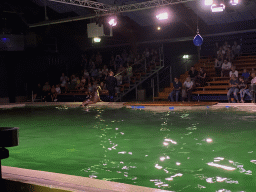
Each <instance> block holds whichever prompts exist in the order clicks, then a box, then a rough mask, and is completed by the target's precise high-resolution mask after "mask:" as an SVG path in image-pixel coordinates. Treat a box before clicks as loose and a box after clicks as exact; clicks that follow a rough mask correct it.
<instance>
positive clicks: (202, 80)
mask: <svg viewBox="0 0 256 192" xmlns="http://www.w3.org/2000/svg"><path fill="white" fill-rule="evenodd" d="M197 79H198V82H199V86H200V87H204V86H205V83H206V81H207V74H206V72H205V70H204V68H203V67H200V69H199V73H198V76H197Z"/></svg>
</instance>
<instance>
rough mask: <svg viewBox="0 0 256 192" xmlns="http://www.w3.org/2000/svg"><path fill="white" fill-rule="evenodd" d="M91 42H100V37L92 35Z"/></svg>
mask: <svg viewBox="0 0 256 192" xmlns="http://www.w3.org/2000/svg"><path fill="white" fill-rule="evenodd" d="M93 42H94V43H99V42H101V38H100V37H94V38H93Z"/></svg>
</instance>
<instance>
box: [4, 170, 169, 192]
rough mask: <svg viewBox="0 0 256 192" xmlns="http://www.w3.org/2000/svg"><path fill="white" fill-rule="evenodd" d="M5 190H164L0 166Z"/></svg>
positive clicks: (66, 191) (154, 191)
mask: <svg viewBox="0 0 256 192" xmlns="http://www.w3.org/2000/svg"><path fill="white" fill-rule="evenodd" d="M2 173H3V179H4V185H5V186H6V187H5V188H6V190H5V191H3V190H1V189H3V188H0V190H1V192H14V191H23V192H31V191H33V192H34V191H35V192H36V191H38V192H39V191H40V192H46V191H47V192H70V191H75V192H127V191H138V192H161V191H162V192H164V191H165V190H160V189H154V188H148V187H141V186H136V185H129V184H124V183H118V182H112V181H106V180H99V179H94V178H88V177H81V176H74V175H66V174H60V173H52V172H46V171H37V170H31V169H22V168H16V167H9V166H2Z"/></svg>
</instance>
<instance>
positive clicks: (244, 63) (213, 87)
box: [154, 54, 256, 100]
mask: <svg viewBox="0 0 256 192" xmlns="http://www.w3.org/2000/svg"><path fill="white" fill-rule="evenodd" d="M232 65H234V66H235V67H236V70H237V71H238V74H239V76H240V75H241V74H242V71H243V69H244V68H246V69H247V71H251V70H252V69H253V68H254V69H256V55H243V54H242V55H241V56H240V57H238V58H237V59H236V60H234V61H233V62H232ZM200 67H204V68H205V70H206V73H207V76H208V80H209V81H208V82H207V83H206V85H205V86H204V87H196V88H195V89H194V91H193V93H192V94H193V96H192V98H194V99H196V100H199V99H200V98H202V96H205V95H206V96H207V97H206V98H208V99H211V100H219V99H220V98H221V100H222V99H224V100H225V98H226V97H225V96H226V95H227V92H228V87H229V77H215V69H214V59H213V58H211V57H209V58H206V59H205V58H203V59H200V60H199V62H198V63H197V64H195V68H196V70H199V68H200ZM187 76H188V71H187V72H185V73H184V74H182V75H181V76H180V78H179V81H180V82H182V83H183V82H184V81H185V79H186V77H187ZM172 90H173V85H172V84H170V87H166V88H165V89H164V90H163V91H162V92H159V93H158V96H157V97H154V99H155V100H167V99H168V95H169V94H170V93H171V91H172ZM216 95H218V96H220V97H219V98H218V99H217V97H216ZM200 96H201V97H200ZM212 96H214V97H212Z"/></svg>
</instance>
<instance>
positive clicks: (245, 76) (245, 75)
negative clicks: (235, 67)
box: [242, 69, 250, 82]
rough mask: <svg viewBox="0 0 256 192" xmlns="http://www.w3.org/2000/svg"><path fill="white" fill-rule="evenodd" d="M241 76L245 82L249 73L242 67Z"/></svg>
mask: <svg viewBox="0 0 256 192" xmlns="http://www.w3.org/2000/svg"><path fill="white" fill-rule="evenodd" d="M242 77H243V78H244V80H245V82H248V80H249V77H250V73H249V72H248V71H247V70H246V69H244V70H243V73H242Z"/></svg>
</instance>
